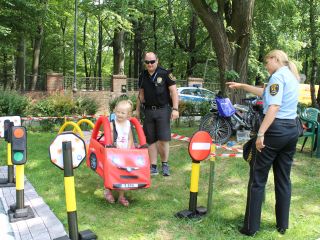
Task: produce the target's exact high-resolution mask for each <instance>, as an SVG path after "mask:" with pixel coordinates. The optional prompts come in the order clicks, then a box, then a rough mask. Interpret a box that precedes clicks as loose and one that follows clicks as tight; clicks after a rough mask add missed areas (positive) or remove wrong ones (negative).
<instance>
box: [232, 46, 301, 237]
mask: <svg viewBox="0 0 320 240" xmlns="http://www.w3.org/2000/svg"><path fill="white" fill-rule="evenodd" d="M265 66H266V69H267V70H268V72H269V74H270V75H271V76H270V78H269V82H268V84H267V86H266V87H265V88H264V89H263V88H258V87H254V86H250V85H247V84H243V83H235V82H227V83H226V84H227V85H228V86H229V87H230V88H232V89H243V90H245V91H248V92H251V93H253V94H255V95H258V96H262V97H263V113H264V115H265V116H264V119H263V121H262V123H261V126H260V128H259V132H258V134H257V140H256V148H257V150H258V152H257V155H256V158H255V159H252V161H251V162H250V179H249V183H248V192H247V207H246V212H245V218H244V224H243V228H242V229H240V232H241V233H242V234H244V235H248V236H253V235H255V234H256V232H257V231H258V230H259V227H260V219H261V205H262V201H263V197H264V189H265V185H266V182H267V179H268V173H269V170H270V168H271V166H272V168H273V174H274V184H275V198H276V205H275V212H276V221H277V225H276V227H277V230H278V232H280V233H281V234H284V233H285V231H286V229H287V228H288V222H289V208H290V199H291V181H290V171H291V165H292V161H293V155H294V153H295V150H296V143H297V140H298V132H297V126H296V121H295V118H296V116H297V114H296V112H297V104H298V88H299V74H298V71H297V68H296V66H295V64H294V63H292V62H290V61H289V60H288V56H287V54H286V53H285V52H283V51H281V50H273V51H271V52H270V53H268V54H267V55H266V57H265Z"/></svg>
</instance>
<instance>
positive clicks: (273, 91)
mask: <svg viewBox="0 0 320 240" xmlns="http://www.w3.org/2000/svg"><path fill="white" fill-rule="evenodd" d="M278 92H279V84H272V85H271V86H270V95H271V96H275V95H277V93H278Z"/></svg>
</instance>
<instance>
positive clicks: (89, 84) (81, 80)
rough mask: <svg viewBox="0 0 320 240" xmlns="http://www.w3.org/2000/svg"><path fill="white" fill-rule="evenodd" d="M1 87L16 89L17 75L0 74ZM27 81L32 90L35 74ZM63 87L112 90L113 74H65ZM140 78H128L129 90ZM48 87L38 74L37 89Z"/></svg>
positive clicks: (206, 85)
mask: <svg viewBox="0 0 320 240" xmlns="http://www.w3.org/2000/svg"><path fill="white" fill-rule="evenodd" d="M0 78H1V79H0V89H2V90H16V89H19V88H18V87H17V85H18V81H17V75H14V74H7V75H1V76H0ZM24 79H25V81H24V83H23V89H22V90H23V91H30V90H31V87H32V80H33V75H26V76H25V78H24ZM63 79H64V80H63V89H64V90H72V89H73V88H74V87H76V88H77V89H78V90H84V91H111V81H112V76H109V77H100V78H99V77H79V76H77V77H76V80H75V79H74V77H73V76H64V78H63ZM186 86H188V82H187V80H177V87H186ZM138 88H139V87H138V79H137V78H127V86H126V89H127V91H129V92H131V91H137V90H138ZM204 88H207V89H209V90H212V91H217V90H219V89H220V83H212V82H209V81H205V82H204ZM46 89H47V79H46V75H38V76H37V81H36V86H35V90H36V91H46Z"/></svg>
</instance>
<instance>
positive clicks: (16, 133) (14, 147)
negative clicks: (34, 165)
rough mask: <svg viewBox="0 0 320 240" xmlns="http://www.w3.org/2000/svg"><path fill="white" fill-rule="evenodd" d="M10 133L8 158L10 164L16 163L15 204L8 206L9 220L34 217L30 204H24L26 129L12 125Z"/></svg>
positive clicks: (15, 220)
mask: <svg viewBox="0 0 320 240" xmlns="http://www.w3.org/2000/svg"><path fill="white" fill-rule="evenodd" d="M10 134H11V137H10V142H11V147H10V157H11V158H10V159H11V164H14V165H16V205H11V206H10V209H9V211H8V215H9V221H10V222H17V221H21V220H26V219H30V218H34V213H33V211H32V209H31V207H30V206H25V205H24V164H25V163H26V162H27V131H26V129H25V127H21V126H12V127H11V130H10ZM8 150H9V149H8ZM8 161H9V160H8Z"/></svg>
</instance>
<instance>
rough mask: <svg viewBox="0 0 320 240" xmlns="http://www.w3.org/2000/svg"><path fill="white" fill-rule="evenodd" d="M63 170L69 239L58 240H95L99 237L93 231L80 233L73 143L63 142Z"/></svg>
mask: <svg viewBox="0 0 320 240" xmlns="http://www.w3.org/2000/svg"><path fill="white" fill-rule="evenodd" d="M62 154H63V169H64V190H65V196H66V207H67V214H68V226H69V238H68V237H66V236H63V237H60V238H56V240H58V239H59V240H64V239H71V240H78V239H79V240H93V239H97V236H96V235H95V234H94V233H93V232H92V231H91V230H84V231H81V232H79V231H78V220H77V204H76V192H75V184H74V175H73V163H72V143H71V141H67V142H62Z"/></svg>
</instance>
